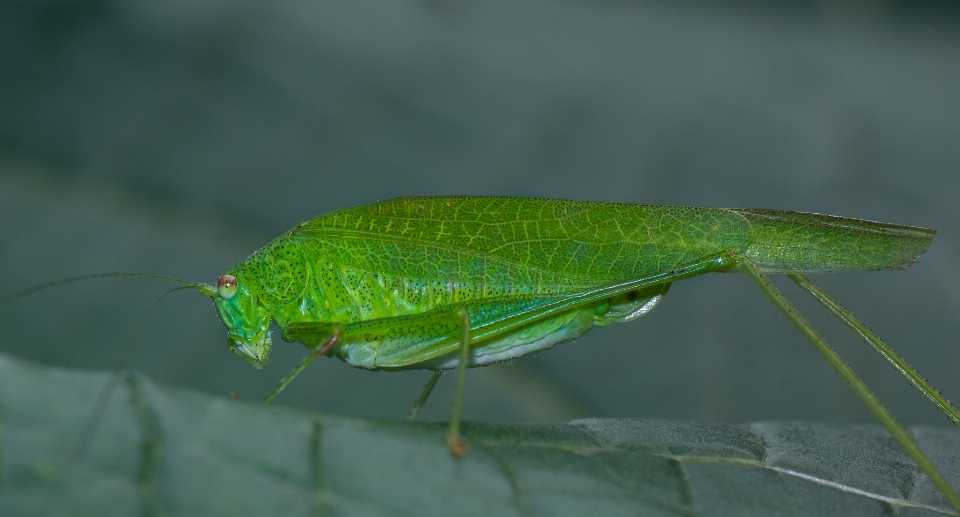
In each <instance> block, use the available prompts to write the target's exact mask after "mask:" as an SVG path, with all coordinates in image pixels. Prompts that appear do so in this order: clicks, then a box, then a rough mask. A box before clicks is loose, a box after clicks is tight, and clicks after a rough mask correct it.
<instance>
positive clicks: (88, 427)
mask: <svg viewBox="0 0 960 517" xmlns="http://www.w3.org/2000/svg"><path fill="white" fill-rule="evenodd" d="M121 275H122V274H121ZM95 276H96V275H88V277H95ZM101 276H110V275H109V274H108V275H101ZM114 276H120V275H114ZM144 276H150V277H154V276H153V275H144ZM78 278H79V277H78ZM154 278H163V277H154ZM81 279H82V278H81ZM71 280H72V279H71ZM51 283H54V282H51ZM184 283H185V282H184ZM192 288H195V286H194V285H184V286H181V287H174V288H173V289H170V290H169V291H167V292H165V293H163V294H161V295H160V296H158V297H157V299H156V300H154V301H153V303H151V304H150V306H149V307H147V310H146V311H144V313H143V315H142V316H140V319H139V320H138V321H137V325H136V326H135V327H134V328H133V332H132V333H131V334H130V339H128V340H127V344H126V346H125V347H124V349H123V352H121V353H120V356H119V357H118V358H117V362H116V364H115V365H114V367H113V373H111V375H110V379H109V380H108V381H107V383H106V384H105V385H104V386H103V389H102V390H100V395H99V396H98V397H97V402H96V404H95V405H94V406H93V411H91V412H90V417H89V418H88V419H87V421H86V423H84V425H83V430H82V431H81V432H80V440H79V441H78V442H77V448H76V449H75V450H74V453H73V455H72V456H71V458H70V463H69V466H70V467H73V466H75V465H76V464H77V463H79V462H80V460H82V459H83V457H84V456H85V455H86V453H87V450H88V449H89V448H90V445H91V444H92V443H93V437H94V435H95V434H96V432H97V428H98V427H100V421H101V420H102V419H103V415H104V413H106V412H107V406H109V405H110V399H111V398H112V397H113V392H114V391H116V389H117V385H118V384H120V379H121V377H122V376H123V368H124V367H125V366H126V365H127V362H128V361H129V360H130V357H131V356H132V355H133V348H134V344H136V342H137V338H138V337H139V336H140V331H141V330H143V324H144V323H146V321H147V317H148V316H150V313H151V312H153V309H154V308H156V306H157V304H159V303H160V300H163V299H164V298H166V297H167V295H168V294H170V293H173V292H175V291H181V290H183V289H192Z"/></svg>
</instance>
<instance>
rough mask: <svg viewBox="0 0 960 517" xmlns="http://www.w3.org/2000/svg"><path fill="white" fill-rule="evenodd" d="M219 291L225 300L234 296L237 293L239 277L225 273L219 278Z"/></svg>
mask: <svg viewBox="0 0 960 517" xmlns="http://www.w3.org/2000/svg"><path fill="white" fill-rule="evenodd" d="M217 292H218V293H220V297H221V298H223V299H224V300H229V299H230V298H233V295H235V294H237V278H236V277H235V276H233V275H223V276H221V277H220V279H219V280H217Z"/></svg>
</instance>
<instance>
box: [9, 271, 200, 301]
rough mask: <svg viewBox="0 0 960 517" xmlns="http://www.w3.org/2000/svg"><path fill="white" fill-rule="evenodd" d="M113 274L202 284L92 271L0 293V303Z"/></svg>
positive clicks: (186, 283)
mask: <svg viewBox="0 0 960 517" xmlns="http://www.w3.org/2000/svg"><path fill="white" fill-rule="evenodd" d="M115 276H140V277H144V278H156V279H158V280H168V281H170V282H176V283H178V284H184V285H186V286H189V287H193V288H197V287H200V286H201V285H202V284H195V283H193V282H187V281H185V280H180V279H178V278H170V277H168V276H160V275H151V274H148V273H94V274H92V275H80V276H73V277H70V278H62V279H60V280H53V281H51V282H45V283H42V284H38V285H35V286H33V287H28V288H26V289H21V290H19V291H14V292H12V293H7V294H3V295H0V303H5V302H9V301H10V300H16V299H17V298H22V297H24V296H27V295H29V294H33V293H35V292H38V291H43V290H44V289H48V288H50V287H57V286H59V285H64V284H72V283H74V282H79V281H81V280H90V279H93V278H109V277H115Z"/></svg>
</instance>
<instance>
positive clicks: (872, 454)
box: [0, 356, 960, 517]
mask: <svg viewBox="0 0 960 517" xmlns="http://www.w3.org/2000/svg"><path fill="white" fill-rule="evenodd" d="M107 379H108V375H107V374H103V373H88V372H78V371H69V370H62V369H55V368H49V367H44V366H38V365H35V364H31V363H27V362H24V361H21V360H16V359H12V358H9V357H4V356H0V461H2V466H0V515H4V516H8V515H11V516H19V515H45V516H47V515H98V516H104V517H107V516H113V515H117V516H120V515H123V516H127V515H177V516H181V515H182V516H193V515H196V516H217V515H224V516H227V515H229V516H240V515H292V516H296V515H346V516H361V515H363V516H367V515H369V516H406V515H409V516H430V515H438V516H439V515H496V516H509V515H519V516H523V515H538V516H539V515H558V516H562V515H576V516H582V515H602V516H617V515H664V516H673V515H683V516H691V515H705V516H706V515H710V516H713V515H817V516H823V515H844V516H854V515H864V516H872V515H902V516H914V515H917V516H919V515H931V516H932V515H950V514H952V513H951V512H950V511H949V510H948V509H947V508H946V507H945V505H944V503H943V501H942V499H941V497H940V496H939V494H938V493H937V492H936V491H935V490H934V489H933V488H932V486H931V485H930V483H929V482H928V481H927V480H926V479H925V478H924V477H922V476H921V475H920V474H919V473H918V471H917V469H916V467H915V466H914V465H913V464H912V462H911V461H910V460H909V458H907V457H906V455H905V454H904V453H903V452H902V451H901V450H900V449H899V448H898V447H897V445H896V443H895V442H894V441H893V439H892V438H890V437H889V436H888V435H887V434H886V433H885V432H884V431H883V429H882V428H880V427H879V426H875V425H826V424H809V423H754V424H745V425H715V424H710V425H705V424H696V423H688V422H672V421H660V420H624V419H616V420H613V419H589V420H578V421H573V422H568V423H563V424H512V425H499V424H498V425H492V424H478V423H467V424H466V426H465V431H466V435H467V438H468V439H469V441H470V442H471V444H472V447H471V450H470V452H469V453H468V455H467V456H466V457H465V458H462V459H457V458H454V457H452V456H451V455H450V453H449V452H448V450H447V448H446V445H445V444H444V439H443V438H444V432H445V425H444V424H442V423H405V422H385V421H378V420H361V419H353V418H342V417H335V416H329V415H323V414H318V413H312V412H307V411H300V410H294V409H290V408H284V407H260V406H257V405H253V404H250V403H246V402H239V401H234V400H231V399H225V398H219V397H213V396H210V395H206V394H200V393H195V392H188V391H184V390H180V389H174V388H168V387H163V386H158V385H156V384H154V383H152V382H151V381H150V380H149V379H147V378H145V377H143V376H141V375H137V374H128V375H125V376H124V378H123V380H122V382H121V383H120V387H119V389H118V390H117V391H116V393H115V394H114V395H113V397H112V399H111V402H110V404H109V406H108V409H107V410H106V413H105V415H104V418H103V420H102V422H101V423H100V425H99V428H98V429H97V432H96V434H95V438H94V440H93V441H92V442H91V444H90V447H89V449H88V450H87V452H86V453H85V454H84V455H83V457H82V458H81V459H79V460H77V461H74V462H71V461H70V458H71V456H72V455H73V453H74V451H75V450H76V446H77V442H78V440H79V436H80V434H81V429H82V428H83V426H84V425H85V422H86V421H87V419H88V418H89V415H90V413H91V409H92V407H93V406H94V403H95V400H96V398H97V396H98V394H99V392H100V390H101V387H102V386H103V385H104V383H105V382H106V380H107ZM911 432H912V434H913V435H914V437H915V438H916V439H917V440H918V442H919V443H920V445H921V447H922V448H923V449H924V450H925V451H926V452H927V453H928V454H929V455H930V456H931V457H932V459H933V460H934V462H935V463H937V464H938V465H939V466H940V468H941V469H942V470H943V472H944V474H945V475H946V476H947V478H948V479H950V480H951V481H952V482H953V484H954V486H958V485H960V454H958V453H957V451H960V432H958V431H957V430H956V429H952V428H927V427H917V428H913V429H912V430H911Z"/></svg>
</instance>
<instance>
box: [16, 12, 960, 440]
mask: <svg viewBox="0 0 960 517" xmlns="http://www.w3.org/2000/svg"><path fill="white" fill-rule="evenodd" d="M958 92H960V12H958V9H957V8H956V7H954V6H953V4H952V3H950V2H942V3H930V2H906V1H902V2H855V1H853V2H827V1H824V2H814V1H797V2H781V3H776V4H775V5H768V4H767V3H765V2H695V1H688V2H666V1H663V2H657V1H633V2H629V1H619V2H614V1H586V0H583V1H559V0H558V1H533V0H531V1H525V2H485V1H459V0H421V1H365V0H349V1H347V0H344V1H322V2H316V1H307V0H280V1H276V2H249V1H230V0H205V1H204V0H177V1H173V2H152V1H147V0H102V1H88V2H81V1H68V0H63V1H42V0H38V1H31V2H20V1H8V2H3V3H2V4H0V293H2V292H8V291H13V290H17V289H20V288H24V287H27V286H30V285H33V284H37V283H40V282H44V281H48V280H52V279H58V278H62V277H68V276H72V275H79V274H84V273H96V272H110V271H134V272H147V273H155V274H160V275H169V276H173V277H177V278H182V279H185V280H190V281H205V282H215V281H216V279H217V277H218V276H219V275H220V273H221V272H222V271H223V270H224V269H226V268H227V267H228V266H230V265H231V264H233V263H235V262H237V261H239V260H242V259H244V258H245V257H246V256H248V255H249V254H250V253H252V252H253V251H255V250H256V249H257V248H259V247H260V246H262V245H264V244H265V243H266V242H268V241H269V240H271V239H272V238H274V237H276V236H278V235H279V234H281V233H282V232H284V231H285V230H287V229H289V228H290V227H292V226H294V225H295V224H297V223H298V222H300V221H303V220H306V219H309V218H311V217H313V216H316V215H318V214H321V213H324V212H327V211H330V210H333V209H337V208H342V207H347V206H352V205H357V204H362V203H369V202H373V201H377V200H382V199H388V198H394V197H398V196H410V195H440V194H474V195H507V196H531V197H547V198H570V199H586V200H596V201H611V202H628V203H652V204H673V205H703V206H715V207H761V208H777V209H788V210H800V211H811V212H823V213H829V214H835V215H844V216H851V217H859V218H866V219H876V220H881V221H886V222H894V223H901V224H910V225H917V226H925V227H930V228H935V229H936V230H938V232H939V234H938V237H937V238H936V240H935V241H934V242H933V245H932V247H931V248H930V250H929V251H928V253H927V254H926V255H924V256H923V258H922V259H921V260H920V262H919V263H917V264H916V265H914V266H913V267H911V268H910V269H908V270H906V271H899V272H869V273H852V274H834V275H822V276H819V277H816V278H815V280H816V281H818V282H819V283H820V285H821V286H822V287H824V288H825V289H826V290H827V292H829V293H831V294H832V295H833V296H835V297H836V299H837V300H839V301H840V302H841V303H843V304H844V305H845V306H846V307H847V308H848V309H850V310H851V311H853V312H854V314H856V315H857V316H858V317H860V318H861V319H862V320H863V321H864V322H865V323H866V324H867V325H868V326H870V327H871V328H873V329H874V330H875V331H876V332H877V333H878V334H879V335H881V336H882V337H883V338H884V339H885V341H886V342H887V343H888V344H890V345H892V346H893V347H894V348H895V349H896V350H897V351H898V352H900V353H901V354H902V355H903V356H904V357H905V358H906V359H907V360H908V362H910V363H911V364H912V365H914V366H915V367H916V368H917V369H918V370H919V371H920V372H921V373H922V374H923V375H925V376H926V377H927V378H928V379H929V380H930V381H931V383H932V384H933V385H934V386H936V387H938V388H939V389H940V390H941V391H943V392H944V393H945V394H946V395H947V396H948V397H949V398H952V399H954V400H957V399H960V375H958V374H957V371H958V366H960V346H958V336H960V318H958V315H960V203H958V201H957V195H958V194H960V174H958V173H960V95H958ZM775 281H777V282H778V284H779V285H781V287H782V288H783V289H785V291H786V293H787V295H788V296H789V297H791V298H792V299H793V300H794V302H795V303H797V305H798V306H799V308H800V309H801V310H802V311H803V312H804V313H806V314H807V315H808V316H809V318H810V319H811V321H812V322H813V323H814V324H815V325H816V326H817V327H818V328H819V329H820V330H821V331H822V332H823V334H824V335H825V337H826V338H827V339H828V340H829V341H831V342H832V343H833V344H834V345H835V346H837V347H838V348H839V350H840V352H841V354H843V355H844V356H845V357H847V358H848V359H849V360H850V361H851V362H852V363H853V366H854V367H855V369H857V370H858V371H859V372H860V373H861V374H862V376H863V377H864V378H865V379H866V380H867V382H868V383H869V384H870V385H871V386H872V387H873V388H874V389H875V390H876V391H877V393H878V394H879V395H880V397H881V399H883V400H884V401H885V402H886V404H887V405H888V407H889V408H890V409H891V410H892V411H893V412H894V414H896V415H897V416H898V417H899V418H900V419H901V420H902V421H903V422H904V423H908V424H936V425H947V421H946V420H945V419H944V418H943V417H942V416H941V415H940V414H939V413H937V412H936V410H934V409H932V407H931V406H930V404H928V403H927V402H926V401H925V399H923V397H921V396H920V394H919V393H917V392H916V391H915V390H913V389H911V388H910V387H909V386H908V385H907V383H906V381H904V380H903V379H902V378H900V377H899V376H898V375H896V374H895V373H894V371H893V370H892V369H891V368H890V367H888V365H887V364H886V363H884V362H883V361H882V360H881V359H878V358H877V357H876V356H875V354H874V353H873V352H872V351H871V350H870V349H868V348H867V347H866V346H865V345H863V344H862V343H861V342H860V341H859V340H858V339H857V338H855V337H854V336H853V335H852V334H850V333H849V332H847V331H846V330H845V328H843V327H842V326H841V325H840V324H839V323H836V322H835V321H832V320H831V318H830V316H829V315H827V314H825V312H824V311H823V310H822V309H820V308H819V306H816V305H815V304H814V303H813V302H811V301H808V300H806V299H805V298H804V295H803V294H802V292H800V291H799V289H798V288H796V287H795V286H793V285H792V284H791V283H790V282H789V281H785V279H784V278H780V279H775ZM169 287H170V286H169V285H168V284H165V283H163V282H159V281H155V280H146V279H134V278H120V279H106V280H96V281H89V282H85V283H78V284H73V285H70V286H65V287H59V288H55V289H50V290H47V291H44V292H42V293H39V294H35V295H32V296H30V297H28V298H24V299H20V300H16V301H13V302H10V303H7V304H4V305H2V306H0V330H2V331H0V353H4V354H11V355H15V356H18V357H22V358H26V359H30V360H33V361H39V362H42V363H46V364H50V365H57V366H63V367H69V368H80V369H92V370H104V369H110V368H112V367H114V364H115V363H116V361H117V357H118V356H119V355H120V351H121V350H122V349H123V347H124V343H125V342H126V341H127V340H128V339H129V336H130V335H131V332H132V331H133V328H134V326H135V324H136V321H137V320H138V318H139V317H140V316H141V314H142V313H143V312H144V310H145V309H146V307H147V306H148V305H149V304H150V302H151V301H152V300H153V299H154V298H155V297H156V296H158V295H159V294H160V293H161V292H163V291H164V290H166V289H168V288H169ZM225 338H226V331H225V329H224V328H223V326H222V324H221V323H220V322H219V320H218V318H217V316H216V314H215V312H214V310H213V307H212V304H211V302H210V301H209V299H206V298H205V297H203V296H201V295H199V294H197V293H193V292H180V293H175V294H173V295H171V296H170V297H169V298H167V299H165V300H164V301H163V302H162V303H161V304H160V305H159V306H158V307H157V309H156V311H155V312H154V313H153V314H151V315H150V317H149V319H148V320H147V322H146V324H145V326H144V329H143V333H142V334H141V335H140V337H139V339H138V340H137V347H136V349H135V351H134V352H133V355H132V358H131V360H130V362H129V364H128V365H127V366H126V367H127V368H129V369H133V370H137V371H141V372H143V373H145V374H146V375H148V376H150V377H152V378H153V379H155V380H157V381H160V382H162V383H166V384H169V385H173V386H179V387H183V388H189V389H195V390H203V391H207V392H211V393H214V394H218V395H222V396H228V393H229V392H231V391H236V392H238V393H239V394H240V397H241V399H243V400H250V401H257V400H259V399H260V397H262V396H263V395H264V394H265V393H267V392H268V391H269V390H270V388H271V387H272V386H273V385H274V384H275V383H276V382H277V381H278V380H279V379H280V378H281V377H282V376H283V375H285V374H286V373H287V372H288V371H289V369H290V368H292V366H293V365H294V364H295V363H296V362H297V361H299V360H300V359H301V358H302V357H303V356H304V355H305V350H304V349H303V348H302V347H301V346H300V345H296V344H287V343H284V342H281V341H280V340H279V339H277V343H276V344H275V349H274V353H273V356H272V357H271V364H270V365H269V367H268V368H267V369H265V370H262V371H255V370H254V369H252V368H251V367H250V366H249V365H248V364H247V363H246V362H245V361H243V360H242V359H240V358H239V357H237V356H235V355H234V354H232V353H231V352H230V351H229V350H228V349H227V346H226V339H225ZM428 377H429V373H427V372H423V371H412V372H400V373H371V372H367V371H362V370H357V369H353V368H351V367H349V366H347V365H346V364H344V363H341V362H339V361H337V360H323V361H318V362H316V363H314V366H311V368H310V369H309V370H308V371H307V372H306V373H305V374H303V375H302V376H301V377H300V378H299V379H297V381H296V382H295V383H294V384H293V385H292V386H291V387H290V389H289V390H288V391H287V392H285V393H284V395H283V396H282V397H280V399H278V401H277V403H282V404H290V405H297V406H302V407H306V408H311V409H315V410H319V411H324V412H329V413H335V414H343V415H360V416H368V417H376V418H384V419H398V418H401V417H402V416H403V415H405V414H406V411H407V410H408V409H409V407H410V405H411V404H412V403H413V401H414V400H415V399H416V397H417V395H418V394H419V392H420V389H421V387H422V385H423V383H424V382H425V381H426V380H427V378H428ZM452 377H453V376H452V375H447V376H444V378H443V379H442V381H441V383H440V385H439V386H438V388H437V390H436V391H435V394H434V396H433V398H432V399H431V400H430V401H429V402H428V405H427V407H426V408H425V410H424V413H423V418H425V419H427V420H442V419H445V418H446V417H447V415H449V410H450V400H451V398H452V397H451V392H452V384H453V383H452ZM587 416H596V417H621V416H622V417H654V418H669V419H688V420H698V421H719V422H749V421H756V420H808V421H832V422H861V421H862V422H869V421H872V417H871V416H870V414H869V413H868V412H867V411H866V410H865V409H864V408H862V407H861V405H860V403H859V402H858V401H857V400H856V399H855V398H854V396H853V395H852V394H851V393H849V391H848V390H847V388H846V387H845V386H844V385H843V383H842V382H841V381H840V380H839V379H838V378H837V376H836V375H835V374H834V373H833V371H832V370H831V369H830V368H829V367H828V366H827V365H826V363H825V362H824V361H823V360H822V359H821V358H820V357H819V356H818V355H817V354H816V353H815V352H814V351H813V349H812V348H811V347H810V346H809V345H808V344H807V343H806V342H805V341H804V340H803V339H802V338H801V337H800V336H799V335H798V334H797V332H796V331H794V330H793V328H792V327H791V326H790V324H789V323H787V322H786V321H785V320H784V319H783V318H782V317H780V315H779V314H778V313H777V312H776V310H775V309H774V308H773V307H772V306H771V305H770V303H769V302H768V301H767V300H766V298H765V297H764V296H763V294H761V293H760V292H759V290H757V289H756V287H755V286H754V285H753V283H752V282H751V281H750V280H749V278H748V277H746V276H745V275H733V274H730V275H711V276H708V277H703V278H699V279H694V280H690V281H685V282H681V283H679V284H676V285H674V286H673V288H672V289H671V291H670V294H669V296H667V297H666V299H665V300H664V302H663V303H662V304H661V305H660V306H659V307H658V308H657V309H656V310H655V311H653V312H651V313H650V314H649V315H647V316H645V317H643V318H641V319H640V320H637V321H635V322H632V323H628V324H623V325H616V326H613V327H609V328H602V329H596V330H594V331H592V332H590V333H588V334H587V335H586V336H584V337H582V338H581V339H578V340H577V341H576V342H575V343H568V344H563V345H559V346H557V347H555V348H554V349H553V350H550V351H548V352H546V353H543V354H540V355H537V356H533V357H525V358H522V359H520V360H517V361H514V362H511V363H508V364H501V365H496V366H492V367H488V368H481V369H476V370H472V371H471V372H470V375H469V376H468V384H467V404H466V406H465V417H466V418H467V419H471V420H483V421H551V420H567V419H571V418H578V417H587Z"/></svg>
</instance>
